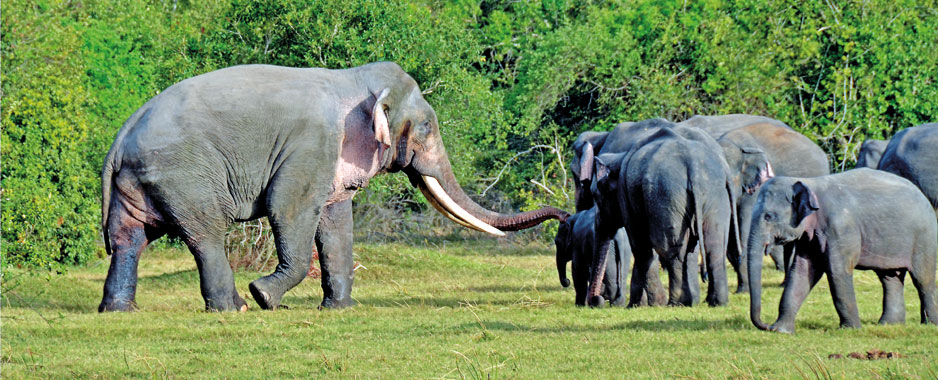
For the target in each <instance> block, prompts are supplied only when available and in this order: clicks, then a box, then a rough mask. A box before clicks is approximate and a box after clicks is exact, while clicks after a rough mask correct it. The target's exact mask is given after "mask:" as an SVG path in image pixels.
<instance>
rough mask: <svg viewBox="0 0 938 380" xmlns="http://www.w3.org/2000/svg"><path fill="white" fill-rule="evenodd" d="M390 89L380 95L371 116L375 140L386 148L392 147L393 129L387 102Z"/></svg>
mask: <svg viewBox="0 0 938 380" xmlns="http://www.w3.org/2000/svg"><path fill="white" fill-rule="evenodd" d="M390 92H391V90H390V89H387V88H386V89H384V90H382V91H381V93H380V94H378V96H377V99H376V100H375V105H374V108H373V109H372V110H371V116H372V117H373V118H374V126H375V140H378V142H380V143H382V144H384V146H385V147H389V146H391V129H390V122H389V121H388V105H387V104H386V103H385V102H386V101H387V97H388V94H389V93H390Z"/></svg>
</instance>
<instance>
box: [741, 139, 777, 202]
mask: <svg viewBox="0 0 938 380" xmlns="http://www.w3.org/2000/svg"><path fill="white" fill-rule="evenodd" d="M740 152H742V154H743V167H742V169H741V173H740V174H741V175H742V177H743V178H742V180H743V190H744V191H746V192H747V193H749V194H753V193H755V192H756V190H758V189H759V187H760V186H762V185H763V184H764V183H766V181H768V180H769V179H772V178H773V177H775V171H774V170H772V164H771V163H770V162H769V158H768V156H766V154H765V152H764V151H762V150H761V149H757V148H740Z"/></svg>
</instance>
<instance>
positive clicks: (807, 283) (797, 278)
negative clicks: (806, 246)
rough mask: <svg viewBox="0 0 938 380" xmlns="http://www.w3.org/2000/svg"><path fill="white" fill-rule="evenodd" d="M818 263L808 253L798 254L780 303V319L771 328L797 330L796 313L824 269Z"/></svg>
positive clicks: (785, 331)
mask: <svg viewBox="0 0 938 380" xmlns="http://www.w3.org/2000/svg"><path fill="white" fill-rule="evenodd" d="M820 269H821V268H818V266H817V264H816V263H814V262H813V261H812V260H811V258H810V257H807V256H806V255H798V256H796V257H795V262H794V263H793V264H792V267H791V269H790V270H789V273H788V274H787V276H788V277H789V278H790V280H789V282H788V284H787V285H786V286H785V290H784V291H783V292H782V300H781V302H780V303H779V305H778V320H776V321H775V323H774V324H772V326H771V328H770V330H772V331H778V332H784V333H789V334H790V333H793V332H795V315H796V314H798V309H800V308H801V304H802V303H803V302H804V300H805V298H807V297H808V293H810V292H811V289H813V288H814V285H817V282H818V281H819V280H820V279H821V276H822V275H823V274H824V271H822V270H820Z"/></svg>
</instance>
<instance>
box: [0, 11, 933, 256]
mask: <svg viewBox="0 0 938 380" xmlns="http://www.w3.org/2000/svg"><path fill="white" fill-rule="evenodd" d="M0 18H2V20H0V48H2V50H0V54H2V57H0V83H2V98H0V112H2V127H0V128H2V140H0V154H2V174H0V178H2V185H0V186H2V190H0V198H2V202H0V208H2V241H0V248H2V261H3V265H4V266H6V265H16V266H28V267H40V268H46V269H51V270H56V271H64V270H66V269H67V267H68V266H70V265H81V264H85V263H88V262H89V261H91V260H92V259H94V258H96V257H100V256H102V255H103V248H102V245H101V244H100V241H101V237H100V227H99V224H100V223H99V221H100V199H101V194H100V191H101V190H100V168H101V164H102V160H103V158H104V156H105V154H106V153H107V150H108V148H109V146H110V144H111V141H112V140H113V138H114V136H115V134H116V133H117V130H118V129H119V128H120V127H121V125H122V124H123V122H124V120H126V119H127V117H128V116H129V115H130V114H131V113H132V112H133V111H134V110H135V109H137V108H138V107H140V106H141V105H143V103H145V102H146V101H147V100H148V99H149V98H151V97H153V96H154V95H156V94H158V93H159V92H160V91H161V90H163V89H165V88H166V87H168V86H170V85H172V84H173V83H175V82H178V81H180V80H183V79H185V78H188V77H191V76H194V75H198V74H202V73H205V72H208V71H212V70H216V69H219V68H223V67H227V66H232V65H237V64H248V63H267V64H277V65H285V66H293V67H328V68H346V67H352V66H358V65H361V64H365V63H369V62H373V61H394V62H397V63H398V64H399V65H400V66H401V67H403V69H404V70H406V71H407V72H408V73H410V75H411V76H413V77H414V79H416V80H417V82H418V83H419V84H420V86H421V88H422V89H423V91H424V93H425V97H426V98H427V100H428V101H429V102H430V103H431V104H432V105H433V107H434V108H435V109H436V112H437V114H438V116H439V119H440V125H441V128H440V129H441V131H442V133H443V139H444V142H445V144H446V148H447V151H448V153H449V156H450V159H451V160H452V163H453V166H454V169H455V170H456V175H457V178H458V179H459V180H460V182H461V184H462V185H463V187H464V188H466V190H467V192H469V193H470V194H475V195H476V199H477V201H479V202H480V203H482V204H484V205H487V206H490V207H493V208H496V209H500V210H519V209H520V210H528V209H532V208H534V207H537V206H539V205H554V206H559V207H562V208H564V209H567V210H571V209H573V202H572V200H571V197H572V187H573V185H572V182H571V180H570V178H568V177H567V174H566V173H567V172H568V168H567V162H569V161H568V160H569V158H570V155H571V153H570V152H569V151H568V150H567V147H568V146H569V145H570V143H571V142H572V141H573V139H575V137H576V136H577V134H579V133H580V132H583V131H587V130H608V129H611V128H612V127H613V126H614V125H615V124H617V123H619V122H622V121H627V120H633V121H634V120H642V119H648V118H655V117H663V118H667V119H670V120H673V121H680V120H683V119H686V118H688V117H690V116H692V115H694V114H706V115H710V114H727V113H750V114H759V115H765V116H769V117H773V118H776V119H779V120H781V121H783V122H785V123H787V124H789V125H791V126H792V127H794V128H795V129H796V130H798V131H799V132H801V133H804V134H805V135H807V136H808V137H810V138H811V139H812V140H814V141H816V142H817V143H818V144H819V145H820V146H821V147H822V148H824V150H825V151H827V153H828V154H829V156H830V159H831V163H832V166H833V169H834V170H843V169H849V168H850V167H852V166H853V164H854V161H855V159H856V152H857V149H858V147H859V144H860V143H862V141H864V140H865V139H867V138H888V137H889V136H891V135H892V134H894V133H895V132H896V131H898V130H900V129H903V128H907V127H911V126H914V125H917V124H921V123H924V122H934V121H936V119H934V117H935V115H938V82H936V80H938V28H936V27H935V25H938V3H936V1H934V0H925V1H903V0H900V1H882V0H873V1H846V2H844V1H836V2H832V1H827V0H824V1H809V2H802V1H781V0H769V1H765V0H738V1H732V0H727V1H719V0H704V1H648V0H638V1H628V2H626V1H572V0H570V1H568V0H543V1H490V0H483V1H478V0H456V1H433V0H409V1H405V0H389V1H383V0H382V1H379V0H345V1H300V0H263V1H247V0H234V1H216V0H209V1H188V0H149V1H147V0H126V1H94V0H88V1H33V0H11V1H5V2H4V3H3V7H2V10H0ZM355 209H356V219H357V220H356V225H357V226H356V231H357V233H358V234H363V233H366V234H367V235H363V236H361V237H363V238H365V239H405V240H407V239H411V240H415V239H417V240H419V239H425V238H427V236H445V237H453V236H454V235H458V236H456V237H457V238H466V237H473V236H477V235H474V234H475V233H470V232H464V231H462V229H456V228H452V229H450V228H449V227H448V225H447V224H445V222H442V221H441V220H439V218H437V219H433V217H430V216H427V215H433V211H428V210H429V209H428V207H427V206H426V203H425V201H424V200H423V199H422V196H421V195H420V194H419V192H415V191H414V189H413V188H412V187H411V186H410V185H409V184H408V183H407V179H406V177H405V176H401V175H393V174H392V175H385V176H381V177H377V178H375V179H374V180H373V181H372V183H371V184H370V185H369V187H368V189H367V190H366V191H364V192H363V193H362V194H359V195H358V196H357V197H356V199H355ZM424 211H427V213H424ZM426 226H430V227H431V228H430V229H429V231H428V230H427V229H426V228H425V227H426ZM555 226H556V224H555V223H553V224H550V223H549V224H547V225H546V227H540V228H538V229H536V230H535V231H534V232H529V233H528V234H526V235H517V236H522V237H523V238H524V239H541V240H543V241H548V240H550V238H551V237H552V236H553V235H552V234H550V233H543V232H545V228H546V229H547V231H546V232H550V230H551V229H552V228H555ZM265 236H267V235H265V234H264V225H263V224H262V223H255V224H249V225H239V226H235V227H233V228H232V234H231V238H230V242H229V243H230V245H231V247H230V252H232V253H235V252H242V253H243V252H244V250H245V248H244V247H243V246H244V245H245V244H247V245H252V244H253V246H254V247H248V250H249V251H250V250H255V249H256V250H257V251H265V250H266V251H268V252H269V251H270V243H269V242H266V238H265ZM255 237H256V238H255ZM262 240H263V241H262ZM265 244H266V245H265ZM239 245H240V246H241V247H240V248H238V246H239ZM258 245H260V246H259V247H258ZM232 247H233V248H232ZM265 247H266V248H265ZM234 261H237V260H234Z"/></svg>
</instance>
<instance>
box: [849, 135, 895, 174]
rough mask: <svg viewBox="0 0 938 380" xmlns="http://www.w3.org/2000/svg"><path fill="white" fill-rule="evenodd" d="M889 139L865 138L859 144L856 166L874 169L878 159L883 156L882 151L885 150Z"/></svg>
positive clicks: (877, 165)
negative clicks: (861, 143)
mask: <svg viewBox="0 0 938 380" xmlns="http://www.w3.org/2000/svg"><path fill="white" fill-rule="evenodd" d="M886 145H889V141H886V140H873V139H870V140H866V141H864V142H863V145H860V153H859V154H858V155H857V166H856V167H858V168H870V169H876V168H878V167H879V159H880V158H881V157H883V151H885V150H886Z"/></svg>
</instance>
